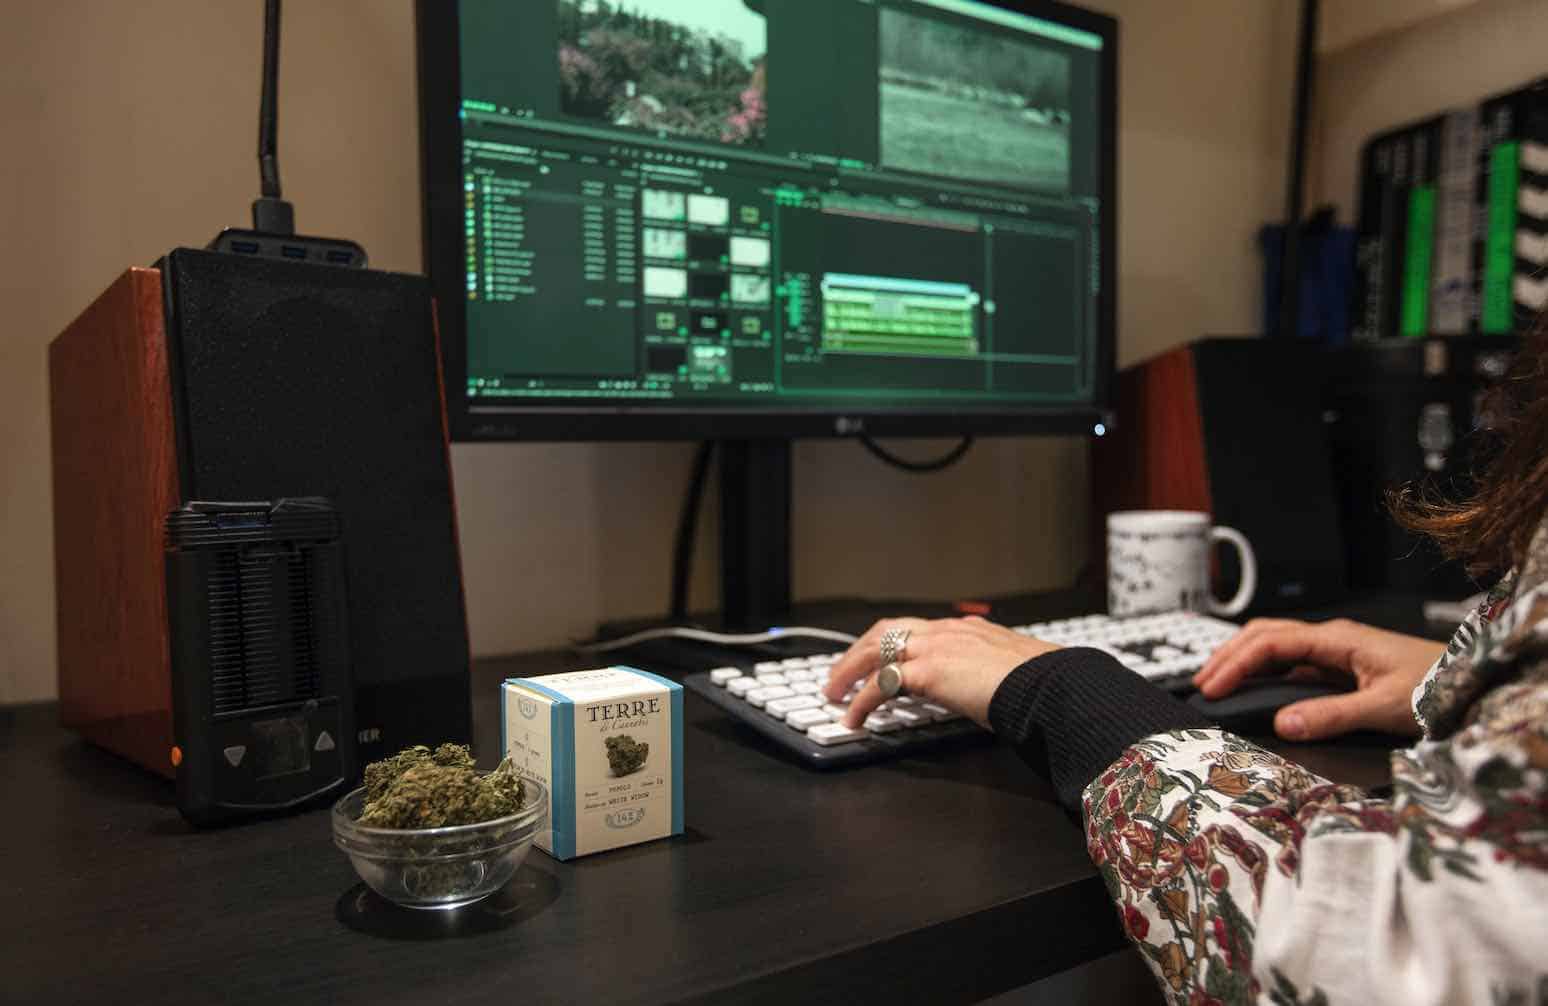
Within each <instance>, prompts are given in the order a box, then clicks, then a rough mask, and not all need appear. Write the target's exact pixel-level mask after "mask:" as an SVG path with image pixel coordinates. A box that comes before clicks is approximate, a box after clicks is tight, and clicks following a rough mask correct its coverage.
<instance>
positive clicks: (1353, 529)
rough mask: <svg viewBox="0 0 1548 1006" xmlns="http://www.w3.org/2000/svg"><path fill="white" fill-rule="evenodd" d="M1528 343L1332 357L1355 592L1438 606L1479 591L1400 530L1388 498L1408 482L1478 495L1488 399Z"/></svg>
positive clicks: (1444, 343) (1343, 352)
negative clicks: (1385, 593) (1429, 600)
mask: <svg viewBox="0 0 1548 1006" xmlns="http://www.w3.org/2000/svg"><path fill="white" fill-rule="evenodd" d="M1519 345H1520V340H1519V339H1518V338H1517V337H1514V336H1463V337H1448V338H1433V339H1411V340H1410V339H1394V340H1387V341H1383V342H1377V343H1364V344H1358V345H1352V346H1349V347H1347V348H1344V349H1340V350H1338V351H1336V352H1334V353H1333V354H1332V356H1331V359H1330V360H1329V375H1328V380H1327V385H1326V392H1325V394H1326V398H1325V402H1326V418H1327V419H1328V420H1329V426H1328V430H1329V435H1330V448H1331V451H1332V458H1333V472H1334V478H1335V481H1336V483H1337V491H1338V497H1339V512H1340V518H1341V520H1342V523H1343V529H1344V541H1345V549H1346V553H1347V558H1348V561H1347V568H1348V577H1349V585H1350V586H1351V587H1353V588H1355V589H1372V588H1377V589H1389V590H1400V591H1414V592H1420V593H1424V594H1426V595H1428V596H1432V597H1436V598H1461V597H1465V596H1467V595H1468V594H1471V593H1474V592H1475V591H1477V590H1478V589H1479V586H1478V585H1476V584H1475V583H1474V581H1473V580H1472V578H1471V577H1469V576H1468V575H1467V573H1466V572H1465V571H1464V570H1463V569H1462V567H1461V565H1460V564H1459V563H1455V562H1448V561H1446V560H1445V559H1444V558H1442V556H1441V555H1440V553H1439V551H1437V550H1436V548H1435V546H1434V545H1432V544H1430V542H1429V541H1427V540H1426V539H1424V538H1423V537H1421V536H1417V535H1413V534H1410V533H1409V532H1407V531H1404V530H1403V529H1401V528H1399V527H1398V526H1397V524H1396V523H1395V522H1394V521H1393V519H1392V516H1391V514H1390V512H1389V511H1388V508H1387V493H1388V491H1389V490H1391V489H1393V488H1396V487H1400V486H1403V485H1407V484H1416V485H1419V486H1421V487H1422V488H1423V489H1424V490H1425V491H1427V492H1429V493H1432V494H1435V495H1436V496H1437V497H1438V498H1445V499H1459V498H1461V497H1462V496H1464V495H1465V494H1467V493H1468V492H1469V490H1470V489H1471V487H1472V477H1473V474H1474V470H1475V468H1474V466H1475V460H1476V451H1477V447H1478V439H1479V438H1478V437H1476V436H1474V435H1473V434H1474V432H1475V430H1476V429H1477V428H1478V427H1479V426H1480V424H1481V423H1482V422H1483V421H1484V419H1485V417H1486V413H1485V409H1484V401H1485V398H1486V396H1487V393H1488V391H1489V390H1490V388H1491V387H1492V386H1493V385H1495V384H1497V383H1498V382H1499V380H1500V378H1501V377H1503V376H1504V374H1505V372H1506V371H1507V370H1508V369H1509V367H1510V362H1511V359H1512V358H1513V356H1514V353H1515V350H1516V348H1517V347H1518V346H1519Z"/></svg>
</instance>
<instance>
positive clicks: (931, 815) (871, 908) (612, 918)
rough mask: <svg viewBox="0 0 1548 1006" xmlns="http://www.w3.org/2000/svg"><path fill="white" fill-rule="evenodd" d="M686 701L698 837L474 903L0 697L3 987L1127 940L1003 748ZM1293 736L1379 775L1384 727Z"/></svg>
mask: <svg viewBox="0 0 1548 1006" xmlns="http://www.w3.org/2000/svg"><path fill="white" fill-rule="evenodd" d="M1039 607H1041V606H1039ZM1367 617H1371V616H1370V615H1367ZM1385 621H1387V622H1388V623H1389V624H1391V623H1393V622H1394V621H1397V620H1395V619H1392V618H1388V619H1385ZM828 624H834V623H832V622H830V623H828ZM576 664H577V661H576V659H575V658H574V657H573V656H572V655H569V654H565V653H561V652H553V653H544V654H533V655H528V656H524V657H518V658H505V659H498V660H487V661H480V662H479V663H478V665H477V667H476V669H475V672H474V695H475V697H476V701H475V703H474V710H475V714H474V715H475V722H474V734H475V743H476V750H478V751H480V752H482V753H485V754H486V760H487V757H488V756H489V754H490V753H492V752H494V751H495V750H496V748H497V747H498V736H499V735H498V723H497V722H496V716H497V705H496V700H495V696H496V694H497V693H496V685H497V683H498V682H499V681H500V680H501V679H503V678H505V677H509V676H513V675H530V674H540V673H549V672H553V671H556V670H562V669H568V668H573V667H574V666H576ZM685 708H686V716H687V720H688V722H687V724H686V730H685V759H686V765H685V789H686V797H687V824H688V834H687V835H685V836H683V837H681V838H676V839H670V840H666V841H662V842H656V843H652V844H649V845H644V846H636V847H634V848H631V849H626V850H621V851H618V852H613V853H608V854H604V855H601V856H596V857H590V858H583V859H580V860H577V861H575V862H572V863H557V862H554V861H553V860H551V859H549V858H548V857H547V856H545V855H544V854H543V853H542V852H540V851H537V850H533V852H532V853H531V855H530V857H529V859H528V861H527V864H526V865H525V866H524V867H523V868H522V870H521V872H520V873H519V874H518V876H517V880H516V881H515V882H514V883H513V885H512V886H511V887H510V888H508V889H507V890H506V891H505V892H502V893H501V894H500V895H497V896H496V897H495V898H494V899H491V901H490V902H486V903H484V905H483V906H479V907H474V908H472V909H468V910H466V911H464V912H462V913H455V914H450V913H448V914H443V913H411V912H407V911H405V910H401V909H396V908H393V907H392V906H390V905H386V904H385V903H383V902H381V901H380V900H379V899H377V898H376V897H375V896H374V895H371V894H369V893H367V892H366V891H365V890H364V888H363V887H362V886H361V885H360V884H359V883H358V881H357V879H356V878H355V875H354V873H353V871H352V870H351V868H350V866H349V863H348V862H347V861H346V860H345V858H344V856H343V854H342V853H340V852H338V851H337V850H336V849H334V848H333V846H332V843H331V837H330V834H329V829H328V820H327V816H326V814H324V813H320V812H312V813H307V814H303V815H300V816H296V817H290V818H285V819H281V820H276V821H268V822H262V823H257V824H250V825H244V826H240V827H235V828H230V829H226V830H221V831H211V832H196V831H193V830H191V829H190V828H188V827H187V826H186V825H185V824H184V823H183V822H182V820H181V818H179V817H178V815H177V811H176V809H175V807H174V806H173V801H172V792H171V788H170V785H169V784H167V783H166V782H164V781H162V780H159V779H157V778H155V777H152V776H150V775H148V774H147V773H144V772H142V771H140V770H139V769H137V768H135V767H133V766H131V765H129V764H127V763H125V762H122V761H120V760H119V759H118V758H116V757H114V756H112V755H109V754H107V753H104V752H102V751H99V750H97V749H95V748H93V747H91V746H89V745H87V744H85V743H84V742H82V741H80V740H79V739H77V738H76V737H75V736H74V735H72V734H70V733H68V732H66V731H64V730H62V729H60V728H59V727H58V725H57V723H56V710H55V707H54V706H53V705H41V706H29V707H20V708H12V709H6V710H0V808H4V811H3V816H4V818H5V824H4V825H0V827H3V828H4V831H3V834H4V839H3V843H0V848H3V850H4V853H5V856H4V866H3V868H0V894H3V895H4V898H5V900H4V905H3V907H0V976H3V978H0V989H3V990H4V994H3V995H0V999H4V1000H6V1001H15V1002H32V1001H40V1002H42V1001H92V1002H134V1001H144V1000H150V999H154V1000H156V1001H158V1002H165V1003H173V1002H182V1001H190V1002H192V1001H198V1002H201V1003H202V1002H207V1001H210V1000H211V999H215V1000H217V1001H226V1002H262V1003H264V1004H265V1006H272V1004H274V1003H283V1004H285V1006H299V1004H303V1003H312V1002H326V1001H361V1002H366V1001H373V1002H391V1001H427V1000H428V1001H437V1002H486V1001H487V1002H498V1003H502V1004H505V1003H511V1002H518V1003H524V1002H546V1001H555V1000H560V1001H592V1000H599V1001H600V1000H603V999H605V1000H606V1001H609V1002H620V1003H623V1002H659V1001H670V1000H681V999H691V998H695V997H710V998H716V997H719V998H724V997H728V996H732V995H734V997H735V998H736V999H737V1000H738V1001H750V1002H780V1003H788V1002H791V1001H802V1000H805V999H817V1000H820V1001H834V1000H839V999H855V1000H862V1001H869V1000H876V999H880V998H882V997H884V996H887V997H895V996H902V997H904V998H905V1000H906V1001H931V1002H962V1001H971V1000H973V999H977V998H981V997H984V996H989V995H992V994H995V993H997V992H1000V991H1003V990H1005V989H1008V988H1012V987H1015V986H1018V985H1023V984H1025V983H1027V982H1030V981H1033V980H1035V979H1037V978H1039V977H1042V976H1045V975H1049V974H1053V973H1055V972H1059V971H1063V970H1065V969H1067V968H1069V967H1072V966H1074V965H1076V964H1079V963H1081V962H1084V961H1088V960H1091V959H1093V958H1096V957H1098V956H1100V955H1102V954H1105V953H1108V952H1110V951H1112V950H1113V949H1115V948H1118V947H1120V946H1122V936H1121V933H1120V932H1119V929H1118V926H1117V923H1116V921H1115V916H1114V913H1113V912H1112V910H1111V908H1110V907H1109V905H1108V903H1107V899H1106V894H1105V891H1104V890H1103V888H1102V885H1101V882H1100V880H1099V879H1098V877H1097V875H1096V873H1095V871H1094V870H1093V869H1092V867H1091V865H1090V863H1089V862H1088V861H1087V859H1086V857H1085V851H1084V848H1083V843H1082V840H1081V836H1080V832H1079V829H1078V828H1077V827H1076V826H1075V825H1074V824H1073V823H1072V822H1071V821H1070V820H1068V819H1067V818H1066V817H1065V816H1064V815H1063V813H1062V812H1061V811H1060V810H1059V809H1058V808H1057V807H1056V806H1055V805H1054V804H1053V803H1052V802H1051V799H1050V794H1049V791H1048V789H1047V787H1046V786H1045V785H1044V784H1043V783H1042V782H1041V781H1040V780H1038V779H1036V778H1034V777H1033V776H1032V774H1031V773H1030V772H1028V771H1027V770H1026V769H1025V768H1024V767H1023V766H1022V765H1021V764H1020V762H1019V761H1018V760H1017V759H1016V757H1015V756H1014V755H1013V754H1011V753H1010V752H1009V751H1008V750H1005V749H1003V748H998V747H984V748H976V749H968V750H963V751H956V752H952V753H949V754H945V755H942V756H940V757H938V758H931V759H915V760H910V761H905V762H899V763H895V764H891V765H884V766H872V767H867V768H862V769H858V770H854V771H849V772H840V773H833V774H816V773H812V772H808V771H806V770H804V769H802V768H799V767H797V766H795V765H793V764H791V763H789V762H787V761H785V760H783V759H782V758H781V757H780V756H779V755H778V753H777V752H775V751H774V750H772V749H771V748H769V747H767V746H765V745H764V743H763V742H762V741H761V740H760V739H759V738H758V736H757V735H756V734H754V733H752V732H751V731H749V730H747V729H745V728H743V727H742V726H740V725H739V724H737V723H735V722H734V721H732V720H729V719H727V718H725V717H723V716H722V715H720V714H719V713H718V712H716V711H715V710H714V709H713V708H712V707H710V706H709V705H708V704H706V703H703V702H701V701H699V700H698V699H697V698H696V697H695V696H693V695H692V694H690V695H688V696H687V703H686V707H685ZM1274 746H1275V747H1279V748H1280V749H1281V750H1284V751H1286V752H1287V753H1290V754H1292V756H1294V757H1297V758H1300V759H1301V760H1303V761H1305V762H1307V763H1308V764H1309V765H1310V766H1311V767H1313V768H1314V769H1316V770H1318V771H1321V772H1324V773H1325V774H1329V775H1331V776H1333V777H1334V778H1337V779H1339V780H1341V781H1349V782H1355V783H1360V784H1364V785H1371V784H1375V783H1379V782H1383V781H1385V780H1386V757H1385V750H1384V748H1383V747H1382V746H1358V745H1353V746H1352V745H1337V746H1335V745H1311V746H1306V745H1298V746H1287V745H1278V744H1275V745H1274ZM23 819H25V820H26V822H27V823H25V824H23V823H22V821H23Z"/></svg>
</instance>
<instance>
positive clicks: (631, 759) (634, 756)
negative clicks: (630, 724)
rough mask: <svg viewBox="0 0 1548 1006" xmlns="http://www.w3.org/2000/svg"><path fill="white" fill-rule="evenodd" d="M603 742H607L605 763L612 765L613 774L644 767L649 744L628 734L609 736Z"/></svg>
mask: <svg viewBox="0 0 1548 1006" xmlns="http://www.w3.org/2000/svg"><path fill="white" fill-rule="evenodd" d="M605 743H606V744H607V763H608V764H609V765H611V766H612V767H613V774H614V775H628V774H629V773H630V772H638V771H639V770H640V769H641V768H643V767H644V765H645V758H646V757H647V756H648V755H649V754H650V745H649V744H646V743H645V742H643V741H637V740H635V739H634V738H633V737H630V736H629V735H628V734H619V735H617V736H616V737H609V738H607V740H606V742H605Z"/></svg>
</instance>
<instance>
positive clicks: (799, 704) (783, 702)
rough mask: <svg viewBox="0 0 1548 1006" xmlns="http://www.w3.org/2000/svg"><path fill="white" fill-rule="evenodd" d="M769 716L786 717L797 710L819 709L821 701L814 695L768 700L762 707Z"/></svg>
mask: <svg viewBox="0 0 1548 1006" xmlns="http://www.w3.org/2000/svg"><path fill="white" fill-rule="evenodd" d="M763 708H764V709H765V710H766V711H767V712H768V714H769V715H770V716H781V717H782V716H787V715H789V714H790V713H793V712H795V711H796V710H797V709H820V708H822V700H821V699H819V698H818V697H817V696H815V695H792V696H790V698H788V699H770V700H769V701H768V703H766V704H765V705H764V707H763Z"/></svg>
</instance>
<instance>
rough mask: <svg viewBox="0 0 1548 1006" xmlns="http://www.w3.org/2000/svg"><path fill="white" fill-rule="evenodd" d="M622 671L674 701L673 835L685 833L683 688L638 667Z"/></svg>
mask: <svg viewBox="0 0 1548 1006" xmlns="http://www.w3.org/2000/svg"><path fill="white" fill-rule="evenodd" d="M619 670H621V671H628V672H630V673H631V674H638V675H639V676H640V677H642V678H646V679H648V680H650V681H654V682H655V683H656V684H658V685H664V686H665V687H666V690H667V694H668V695H670V696H671V699H672V834H674V835H681V834H682V833H683V686H682V685H680V684H678V683H677V682H676V681H673V680H671V679H670V678H663V677H662V676H661V675H659V674H652V673H650V672H649V671H642V670H640V669H639V668H638V667H620V668H619Z"/></svg>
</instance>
